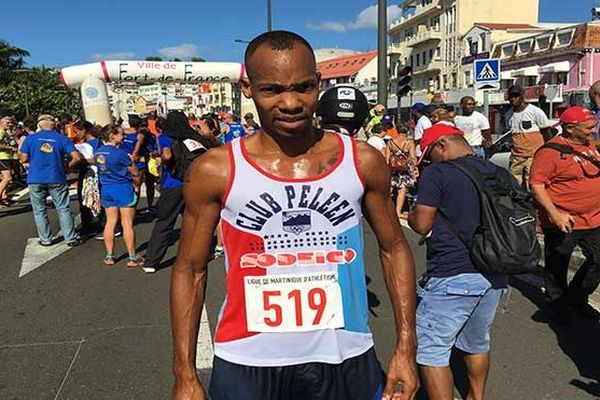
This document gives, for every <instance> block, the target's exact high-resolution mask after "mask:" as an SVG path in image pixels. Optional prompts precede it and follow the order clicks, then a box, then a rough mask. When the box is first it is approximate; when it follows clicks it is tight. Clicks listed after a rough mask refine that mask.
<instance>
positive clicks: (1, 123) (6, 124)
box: [0, 117, 15, 131]
mask: <svg viewBox="0 0 600 400" xmlns="http://www.w3.org/2000/svg"><path fill="white" fill-rule="evenodd" d="M14 126H15V121H14V120H13V119H12V118H11V117H4V118H2V119H1V120H0V128H2V129H5V130H8V131H10V130H12V128H13V127H14Z"/></svg>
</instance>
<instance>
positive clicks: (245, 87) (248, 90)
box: [240, 77, 252, 99]
mask: <svg viewBox="0 0 600 400" xmlns="http://www.w3.org/2000/svg"><path fill="white" fill-rule="evenodd" d="M240 83H241V84H242V93H243V94H244V97H245V98H247V99H251V98H252V87H251V86H250V80H249V79H248V78H246V77H244V78H242V80H241V81H240Z"/></svg>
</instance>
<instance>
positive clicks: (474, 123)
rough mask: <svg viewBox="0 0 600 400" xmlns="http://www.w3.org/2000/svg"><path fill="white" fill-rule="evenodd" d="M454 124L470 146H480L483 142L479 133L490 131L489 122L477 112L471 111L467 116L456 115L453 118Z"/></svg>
mask: <svg viewBox="0 0 600 400" xmlns="http://www.w3.org/2000/svg"><path fill="white" fill-rule="evenodd" d="M454 124H455V125H456V127H457V128H458V129H460V130H461V131H463V132H464V133H465V139H467V142H469V144H470V145H471V146H481V143H482V142H483V135H482V134H481V131H485V130H488V129H490V122H489V121H488V119H487V118H486V117H485V115H483V114H482V113H480V112H478V111H473V114H471V115H469V116H466V115H457V116H456V117H454Z"/></svg>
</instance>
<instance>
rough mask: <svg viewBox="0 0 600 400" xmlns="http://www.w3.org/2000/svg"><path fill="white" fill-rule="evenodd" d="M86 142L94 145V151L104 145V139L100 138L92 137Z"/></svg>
mask: <svg viewBox="0 0 600 400" xmlns="http://www.w3.org/2000/svg"><path fill="white" fill-rule="evenodd" d="M86 143H87V144H89V145H90V146H92V149H94V151H96V150H98V149H99V148H100V147H102V141H101V140H100V139H98V138H93V139H90V140H88V141H87V142H86Z"/></svg>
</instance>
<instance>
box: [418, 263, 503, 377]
mask: <svg viewBox="0 0 600 400" xmlns="http://www.w3.org/2000/svg"><path fill="white" fill-rule="evenodd" d="M506 287H507V279H506V277H500V276H498V277H494V278H487V279H486V277H484V276H483V275H481V274H477V273H472V274H460V275H455V276H451V277H445V278H436V277H428V278H424V279H422V280H421V281H420V282H419V284H417V296H418V297H419V305H418V306H417V341H418V348H417V363H418V364H420V365H425V366H430V367H445V366H447V365H449V364H450V352H451V351H452V347H456V348H458V349H459V350H462V351H464V352H465V353H469V354H481V353H487V352H488V351H489V350H490V329H491V327H492V323H493V321H494V316H495V315H496V309H497V308H498V304H499V303H500V297H501V295H502V293H504V292H505V291H506Z"/></svg>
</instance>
